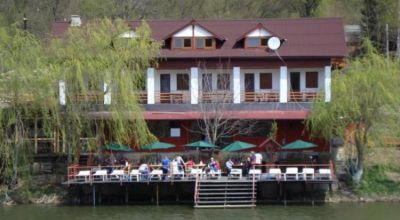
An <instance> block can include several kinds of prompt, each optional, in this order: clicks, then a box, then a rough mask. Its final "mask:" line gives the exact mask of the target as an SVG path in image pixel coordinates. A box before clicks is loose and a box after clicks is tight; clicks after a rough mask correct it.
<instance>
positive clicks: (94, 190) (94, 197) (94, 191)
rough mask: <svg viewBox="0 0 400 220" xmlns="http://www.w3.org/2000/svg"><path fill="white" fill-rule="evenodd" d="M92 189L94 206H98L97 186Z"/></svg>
mask: <svg viewBox="0 0 400 220" xmlns="http://www.w3.org/2000/svg"><path fill="white" fill-rule="evenodd" d="M92 191H93V193H92V194H93V207H94V206H96V186H95V185H93V186H92Z"/></svg>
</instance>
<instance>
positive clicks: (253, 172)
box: [249, 169, 261, 179]
mask: <svg viewBox="0 0 400 220" xmlns="http://www.w3.org/2000/svg"><path fill="white" fill-rule="evenodd" d="M253 176H254V178H255V179H260V177H261V170H260V169H251V170H249V179H253Z"/></svg>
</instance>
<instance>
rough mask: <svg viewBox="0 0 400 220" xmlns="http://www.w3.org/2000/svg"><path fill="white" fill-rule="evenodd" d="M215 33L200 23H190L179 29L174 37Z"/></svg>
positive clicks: (210, 35) (209, 35)
mask: <svg viewBox="0 0 400 220" xmlns="http://www.w3.org/2000/svg"><path fill="white" fill-rule="evenodd" d="M213 36H214V35H213V34H211V33H210V32H208V31H207V30H206V29H204V28H202V27H200V26H199V25H189V26H187V27H185V28H183V29H182V30H180V31H178V32H177V33H175V34H174V35H173V37H213Z"/></svg>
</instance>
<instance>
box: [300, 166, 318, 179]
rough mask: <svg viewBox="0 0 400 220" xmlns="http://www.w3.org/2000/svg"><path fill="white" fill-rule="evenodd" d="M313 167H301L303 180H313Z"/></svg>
mask: <svg viewBox="0 0 400 220" xmlns="http://www.w3.org/2000/svg"><path fill="white" fill-rule="evenodd" d="M314 173H315V171H314V168H303V171H302V173H301V174H302V176H303V180H314Z"/></svg>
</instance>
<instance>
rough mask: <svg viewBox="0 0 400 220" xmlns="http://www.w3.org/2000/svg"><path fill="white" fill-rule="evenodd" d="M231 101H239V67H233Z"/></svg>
mask: <svg viewBox="0 0 400 220" xmlns="http://www.w3.org/2000/svg"><path fill="white" fill-rule="evenodd" d="M233 103H240V67H233Z"/></svg>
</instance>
